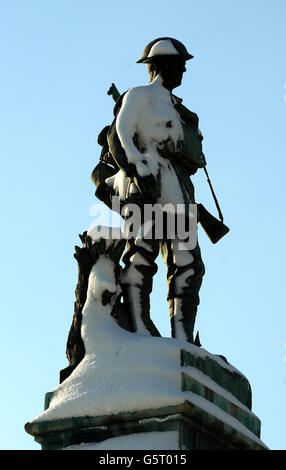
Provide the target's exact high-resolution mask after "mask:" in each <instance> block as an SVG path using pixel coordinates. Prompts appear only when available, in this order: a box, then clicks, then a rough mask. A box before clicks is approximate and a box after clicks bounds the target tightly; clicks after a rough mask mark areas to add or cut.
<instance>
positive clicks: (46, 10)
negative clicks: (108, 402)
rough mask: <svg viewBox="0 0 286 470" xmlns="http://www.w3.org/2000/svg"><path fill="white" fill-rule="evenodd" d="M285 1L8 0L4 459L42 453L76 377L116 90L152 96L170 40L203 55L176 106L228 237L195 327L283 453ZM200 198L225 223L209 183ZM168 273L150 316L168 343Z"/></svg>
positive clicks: (0, 139)
mask: <svg viewBox="0 0 286 470" xmlns="http://www.w3.org/2000/svg"><path fill="white" fill-rule="evenodd" d="M285 19H286V3H285V1H284V0H272V1H270V0H267V1H266V0H239V1H238V0H232V1H230V0H216V1H213V0H200V2H197V1H193V0H177V1H176V2H174V3H173V2H168V1H162V0H156V1H155V2H153V1H151V0H146V1H145V2H141V3H138V2H134V1H129V0H127V1H124V0H122V1H121V2H116V1H113V0H109V1H107V2H99V1H95V0H94V1H91V0H81V1H80V2H79V1H74V0H60V1H59V0H48V1H45V0H41V1H36V0H34V1H32V0H25V1H21V0H18V1H16V0H2V1H1V3H0V57H1V74H0V84H1V86H0V109H1V115H0V120H1V122H0V155H1V161H2V163H1V167H2V171H1V185H0V190H1V224H2V230H1V251H2V253H1V265H2V269H1V288H2V298H1V310H2V320H1V327H2V332H1V358H2V364H1V376H2V385H1V418H2V424H3V425H2V429H3V431H4V434H3V435H2V436H1V441H0V442H1V444H0V446H1V448H2V449H40V446H39V445H38V444H36V443H34V441H33V438H32V437H31V436H29V435H28V434H26V433H25V431H24V424H25V422H27V421H29V420H30V419H32V418H33V417H35V416H36V415H37V414H39V413H41V412H42V410H43V403H44V394H45V392H48V391H50V390H51V389H52V388H54V387H55V386H56V385H57V384H58V377H59V371H60V369H62V368H64V367H66V366H67V361H66V358H65V345H66V339H67V335H68V331H69V328H70V324H71V321H72V315H73V303H74V289H75V286H76V282H77V266H76V262H75V260H74V259H73V253H74V245H75V244H78V242H79V240H78V234H79V233H82V232H83V231H85V230H86V229H88V227H89V226H90V224H91V223H92V221H93V218H94V217H93V216H92V215H90V210H91V207H92V206H93V204H95V203H96V202H97V201H96V199H95V198H94V187H93V184H92V182H91V180H90V174H91V171H92V169H93V167H94V166H95V165H96V163H97V162H98V157H99V153H100V148H99V146H98V144H97V135H98V133H99V132H100V130H101V129H102V128H103V127H104V126H105V125H107V124H109V123H110V122H111V120H112V108H113V103H112V100H111V98H110V97H108V96H107V95H106V91H107V89H108V87H109V85H110V83H111V82H113V81H114V82H116V84H117V86H118V88H119V89H120V90H121V91H125V90H126V89H128V88H130V87H132V86H136V85H141V84H145V83H147V81H148V77H147V71H146V67H145V66H144V65H138V64H136V63H135V62H136V60H137V59H138V58H140V56H141V53H142V51H143V49H144V47H145V45H146V44H147V43H148V42H149V41H151V40H152V39H154V38H156V37H159V36H172V37H175V38H177V39H179V40H181V41H182V42H183V43H184V44H185V45H186V46H187V48H188V49H189V50H190V52H191V53H192V54H193V55H194V56H195V58H194V59H193V60H192V61H190V62H189V63H188V70H187V73H186V74H185V76H184V82H183V84H182V86H181V87H180V88H178V89H177V90H176V94H177V95H178V96H181V97H182V98H183V99H184V104H185V105H186V106H187V107H189V108H190V109H191V110H193V111H195V112H196V113H198V115H199V117H200V128H201V130H202V132H203V134H204V137H205V138H204V151H205V155H206V158H207V161H208V170H209V173H210V175H211V178H212V180H213V183H214V187H215V189H216V192H217V196H218V198H219V201H220V204H221V207H222V210H223V213H224V216H225V222H226V223H227V225H228V226H229V227H230V228H231V231H230V233H229V235H228V236H227V237H225V238H224V239H223V240H222V241H221V242H219V243H218V244H217V245H212V244H211V242H210V241H209V240H208V239H207V237H206V236H205V234H204V233H203V232H202V231H200V233H199V237H200V245H201V249H202V253H203V259H204V262H205V265H206V275H205V278H204V283H203V287H202V290H201V305H200V309H199V313H198V319H197V323H196V328H197V329H199V332H200V338H201V342H202V344H203V347H204V348H206V349H207V350H208V351H210V352H212V353H215V354H222V355H224V356H226V357H227V359H228V360H229V362H230V363H231V364H232V365H234V366H235V367H237V368H238V369H239V370H240V371H241V372H242V373H243V374H245V375H246V376H247V377H248V379H249V380H250V382H251V385H252V390H253V411H254V412H255V413H256V414H257V415H258V416H259V418H260V419H261V421H262V440H263V441H264V442H265V443H266V444H267V445H268V446H269V447H270V448H272V449H286V435H285V421H286V406H285V391H286V361H285V355H286V348H285V344H286V328H285V326H286V325H285V323H286V321H285V297H284V295H285V265H286V259H285V258H286V257H285V233H286V224H285V205H286V204H285V186H286V185H285V174H286V167H285V155H286V152H285V150H286V148H285V147H286V145H285V124H286V99H285V95H286V88H285V83H286V65H285V50H286V40H285V39H286V38H285V36H286V33H285ZM194 183H195V185H196V192H197V200H198V201H201V202H203V203H204V204H205V205H206V206H207V207H208V208H209V210H210V211H212V212H213V213H214V214H215V207H214V204H213V201H212V199H211V196H210V192H209V189H208V186H207V183H206V181H205V177H204V174H203V173H201V174H197V175H195V177H194ZM165 284H166V282H165V266H164V265H163V263H162V262H161V261H159V273H158V274H157V276H156V279H155V284H154V292H153V294H152V316H153V319H154V320H155V322H156V324H157V326H158V327H159V329H160V331H161V333H162V334H163V335H166V336H168V335H169V319H168V307H167V303H166V301H165V297H166V286H165Z"/></svg>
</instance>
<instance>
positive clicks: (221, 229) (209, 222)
mask: <svg viewBox="0 0 286 470" xmlns="http://www.w3.org/2000/svg"><path fill="white" fill-rule="evenodd" d="M107 94H108V95H111V96H112V98H113V100H114V101H115V102H116V101H117V100H118V99H119V98H120V96H121V95H120V93H119V91H118V89H117V88H116V86H115V84H114V83H112V84H111V86H110V88H109V90H108V92H107ZM203 169H204V172H205V174H206V177H207V182H208V184H209V186H210V190H211V193H212V196H213V199H214V202H215V205H216V208H217V210H218V214H219V218H220V220H218V219H216V217H214V216H213V215H212V214H211V213H210V212H208V210H207V209H206V208H205V206H204V205H203V204H201V203H199V204H197V208H198V222H200V224H201V226H202V228H203V229H204V231H205V232H206V234H207V236H208V237H209V239H210V240H211V241H212V243H217V242H218V241H219V240H220V239H221V238H222V237H224V235H226V234H227V233H228V232H229V228H228V227H227V226H226V225H225V224H224V223H223V215H222V212H221V209H220V206H219V203H218V200H217V197H216V195H215V192H214V189H213V186H212V183H211V180H210V177H209V175H208V171H207V169H206V164H205V165H204V166H203Z"/></svg>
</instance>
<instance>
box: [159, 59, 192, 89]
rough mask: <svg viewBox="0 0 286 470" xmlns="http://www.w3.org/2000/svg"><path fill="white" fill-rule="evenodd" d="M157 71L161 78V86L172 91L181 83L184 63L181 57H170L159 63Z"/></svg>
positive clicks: (184, 67)
mask: <svg viewBox="0 0 286 470" xmlns="http://www.w3.org/2000/svg"><path fill="white" fill-rule="evenodd" d="M159 70H160V74H161V76H162V78H163V85H164V86H165V87H166V88H168V89H169V90H173V88H176V87H178V86H180V85H181V83H182V78H183V73H184V72H185V71H186V61H185V60H184V59H182V58H181V57H178V58H177V57H170V58H168V59H165V60H164V61H162V62H161V63H160V65H159Z"/></svg>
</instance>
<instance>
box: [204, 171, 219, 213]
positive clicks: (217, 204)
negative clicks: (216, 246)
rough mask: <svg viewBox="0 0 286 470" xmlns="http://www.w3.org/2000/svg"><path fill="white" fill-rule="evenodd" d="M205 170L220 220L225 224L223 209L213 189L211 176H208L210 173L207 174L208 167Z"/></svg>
mask: <svg viewBox="0 0 286 470" xmlns="http://www.w3.org/2000/svg"><path fill="white" fill-rule="evenodd" d="M203 168H204V172H205V174H206V177H207V182H208V183H209V186H210V189H211V193H212V196H213V198H214V202H215V205H216V208H217V210H218V215H219V218H220V220H221V222H223V215H222V212H221V209H220V206H219V203H218V200H217V197H216V195H215V192H214V189H213V187H212V183H211V180H210V177H209V174H208V172H207V169H206V166H204V167H203Z"/></svg>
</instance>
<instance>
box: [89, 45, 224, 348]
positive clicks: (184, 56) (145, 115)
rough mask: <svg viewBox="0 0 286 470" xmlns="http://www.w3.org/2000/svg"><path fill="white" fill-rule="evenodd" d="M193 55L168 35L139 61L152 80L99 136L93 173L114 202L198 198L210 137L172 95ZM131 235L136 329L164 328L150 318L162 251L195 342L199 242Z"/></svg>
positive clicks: (127, 293)
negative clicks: (183, 245) (186, 244)
mask: <svg viewBox="0 0 286 470" xmlns="http://www.w3.org/2000/svg"><path fill="white" fill-rule="evenodd" d="M192 58H193V56H192V55H191V54H189V53H188V51H187V49H186V48H185V46H184V45H183V44H182V43H181V42H180V41H178V40H176V39H173V38H170V37H162V38H158V39H155V40H153V41H152V42H150V43H149V44H148V45H147V46H146V48H145V50H144V52H143V56H142V58H141V59H140V60H138V63H144V64H147V68H148V72H149V75H150V82H149V83H148V84H147V85H145V86H140V87H135V88H131V89H129V90H128V91H127V92H126V93H124V94H123V95H122V96H120V97H118V99H117V101H116V105H115V108H114V120H113V123H112V124H111V125H110V126H107V127H105V128H104V129H103V131H102V132H101V133H100V135H99V138H98V142H99V144H100V145H101V146H102V153H101V161H100V163H99V164H98V165H97V166H96V168H95V169H94V171H93V173H92V179H93V181H94V183H95V184H96V186H97V190H96V193H95V194H96V196H97V197H98V198H99V199H100V200H102V201H104V202H105V203H106V204H107V205H108V206H109V207H112V196H117V197H119V198H120V201H121V205H122V206H124V204H126V203H128V202H130V201H132V202H136V203H138V204H139V205H141V207H142V205H144V204H146V203H152V204H155V203H156V204H161V205H162V206H164V205H165V204H172V205H173V206H174V207H175V206H179V205H182V204H184V205H185V207H188V206H189V205H190V204H194V203H195V195H194V186H193V184H192V182H191V179H190V176H191V175H193V174H194V173H196V171H197V170H198V169H199V168H205V164H206V162H205V158H204V155H203V152H202V140H203V137H202V134H201V132H200V130H199V127H198V124H199V119H198V116H197V115H196V114H195V113H193V112H191V111H189V110H188V109H187V108H186V107H185V106H184V105H183V104H182V99H180V98H178V97H176V96H175V95H174V94H173V90H174V89H175V88H176V87H178V86H180V84H181V81H182V77H183V74H184V72H185V71H186V61H188V60H190V59H192ZM199 206H200V205H199ZM202 209H203V207H202ZM186 214H187V212H186ZM225 233H226V232H225ZM221 236H222V235H220V237H221ZM127 238H128V240H127V249H126V252H125V255H124V257H123V261H124V264H125V268H124V270H123V274H122V277H121V285H122V289H123V296H124V305H125V307H126V308H128V311H129V314H130V319H131V321H132V327H131V329H132V330H133V331H137V332H140V333H142V334H152V335H154V336H159V335H160V334H159V332H158V330H157V328H156V327H155V325H154V323H153V322H152V320H151V318H150V300H149V298H150V293H151V291H152V278H153V276H154V274H155V273H156V272H157V265H156V262H155V261H156V258H157V256H158V253H159V251H161V253H162V255H163V259H164V262H165V263H166V265H167V283H168V296H167V299H168V302H169V310H170V319H171V330H172V337H174V338H179V339H182V340H185V341H188V342H191V343H192V342H193V331H194V323H195V318H196V313H197V308H198V305H199V290H200V287H201V284H202V279H203V275H204V273H205V268H204V264H203V261H202V258H201V252H200V247H199V245H198V244H196V246H195V247H194V248H192V249H188V250H182V249H180V244H179V240H178V238H177V237H174V238H172V239H168V238H166V237H162V238H161V239H157V238H156V237H152V238H151V239H150V238H149V237H148V238H145V237H144V236H141V237H131V238H130V237H128V236H127ZM218 239H219V237H218ZM214 242H215V241H214Z"/></svg>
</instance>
